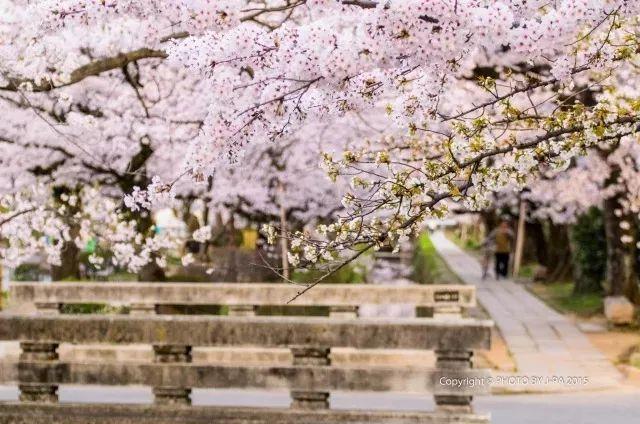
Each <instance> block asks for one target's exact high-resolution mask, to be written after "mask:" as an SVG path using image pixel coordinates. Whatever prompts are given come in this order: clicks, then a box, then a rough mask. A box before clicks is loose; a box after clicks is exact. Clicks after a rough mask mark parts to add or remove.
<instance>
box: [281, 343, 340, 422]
mask: <svg viewBox="0 0 640 424" xmlns="http://www.w3.org/2000/svg"><path fill="white" fill-rule="evenodd" d="M291 353H292V354H293V365H294V366H295V365H298V366H325V367H328V366H330V365H331V359H330V358H329V354H330V353H331V348H328V347H312V346H293V347H291ZM291 398H292V399H293V400H292V402H291V408H295V409H309V410H317V409H328V408H329V392H317V391H312V390H304V389H302V390H299V389H294V390H291Z"/></svg>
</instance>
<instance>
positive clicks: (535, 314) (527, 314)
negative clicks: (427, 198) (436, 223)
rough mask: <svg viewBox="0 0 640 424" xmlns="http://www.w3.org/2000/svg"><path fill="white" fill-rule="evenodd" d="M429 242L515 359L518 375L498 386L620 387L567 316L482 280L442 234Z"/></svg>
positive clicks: (510, 286)
mask: <svg viewBox="0 0 640 424" xmlns="http://www.w3.org/2000/svg"><path fill="white" fill-rule="evenodd" d="M431 240H432V242H433V245H434V246H435V248H436V249H437V250H438V253H439V254H440V256H442V258H443V259H444V260H445V262H447V264H448V265H449V267H450V268H451V269H452V270H453V272H455V273H456V274H458V276H459V277H460V278H461V279H462V280H463V281H464V282H465V283H466V284H473V285H475V286H476V287H477V296H478V300H479V302H480V303H481V305H482V306H483V307H484V308H485V309H486V311H487V312H488V313H489V315H490V316H491V318H492V319H493V320H494V321H495V323H496V326H497V328H498V330H499V331H500V332H501V333H502V336H503V337H504V339H505V341H506V343H507V346H508V347H509V350H510V352H511V354H512V355H513V357H514V360H515V362H516V365H517V367H518V374H517V375H512V376H511V379H509V380H507V379H502V378H497V381H494V387H495V386H498V387H500V386H503V387H504V389H505V390H507V391H510V392H511V391H543V392H544V391H557V390H560V391H575V390H593V389H603V388H613V387H619V386H620V384H621V382H622V380H623V378H622V375H621V373H620V372H619V371H618V369H617V368H615V367H614V366H613V365H612V364H611V363H610V362H609V360H608V359H607V358H606V357H605V356H604V355H603V354H602V353H601V352H600V351H599V350H597V349H596V348H595V347H594V346H593V345H592V344H591V342H590V341H589V340H588V339H587V337H586V336H585V335H584V334H583V333H582V332H581V331H580V330H579V329H578V327H577V326H576V325H575V324H574V323H573V322H572V321H570V320H569V319H568V318H567V317H565V316H563V315H562V314H559V313H558V312H556V311H554V310H553V309H551V308H550V307H548V306H547V305H546V304H545V303H544V302H542V301H541V300H540V299H538V298H537V297H536V296H534V295H532V294H531V293H529V292H528V291H527V290H526V289H525V288H523V287H522V286H520V285H519V284H516V283H514V282H513V281H512V280H500V281H495V280H493V279H491V278H489V279H487V280H485V281H483V280H482V279H481V276H482V271H481V267H480V263H479V262H478V261H477V260H476V259H475V258H474V257H473V256H471V255H469V254H468V253H466V252H464V251H463V250H462V249H460V248H459V247H458V246H456V245H455V244H454V243H453V242H452V241H450V240H449V239H447V238H446V237H445V235H444V233H442V232H436V233H434V234H433V235H432V236H431ZM498 377H499V376H498ZM539 377H542V378H541V379H538V378H539ZM568 377H579V379H570V378H568ZM583 377H586V378H587V379H588V381H587V382H585V381H584V379H583ZM560 378H562V380H561V379H560ZM496 383H497V384H496ZM501 383H502V384H501Z"/></svg>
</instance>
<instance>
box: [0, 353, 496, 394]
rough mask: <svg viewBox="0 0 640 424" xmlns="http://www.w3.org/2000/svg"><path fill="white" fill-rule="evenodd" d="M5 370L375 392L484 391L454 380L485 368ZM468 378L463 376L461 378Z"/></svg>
mask: <svg viewBox="0 0 640 424" xmlns="http://www.w3.org/2000/svg"><path fill="white" fill-rule="evenodd" d="M0 370H6V376H7V378H5V374H3V375H1V376H0V383H12V382H14V381H16V379H19V380H20V381H21V382H24V383H36V382H41V383H44V384H53V385H60V384H102V385H108V386H126V385H144V386H154V387H191V388H241V389H245V388H254V389H295V390H302V389H305V390H309V391H319V392H330V391H336V390H342V391H374V392H413V393H434V394H436V395H463V396H466V395H478V394H488V393H489V389H490V387H488V386H482V385H479V384H473V385H471V384H466V385H465V384H463V385H461V386H454V385H452V383H451V382H452V381H454V380H455V381H470V382H477V381H481V380H483V381H484V380H487V378H488V377H489V375H490V374H489V372H488V371H487V370H475V369H461V370H455V369H443V370H438V369H411V368H409V369H407V368H366V367H360V368H356V367H349V368H342V367H333V366H315V367H314V366H250V365H237V366H233V365H205V364H201V365H198V364H179V363H174V364H168V363H163V364H160V363H146V364H140V363H138V364H136V363H122V362H104V363H82V362H79V363H69V362H59V363H43V362H37V361H36V362H22V363H19V364H12V365H11V366H10V365H8V364H5V365H2V364H0ZM465 379H467V380H465Z"/></svg>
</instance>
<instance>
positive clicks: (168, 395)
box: [153, 345, 191, 405]
mask: <svg viewBox="0 0 640 424" xmlns="http://www.w3.org/2000/svg"><path fill="white" fill-rule="evenodd" d="M153 352H154V362H156V363H162V364H167V363H189V362H191V346H182V345H154V346H153ZM153 396H154V403H156V404H157V405H191V388H190V387H176V386H161V387H154V388H153Z"/></svg>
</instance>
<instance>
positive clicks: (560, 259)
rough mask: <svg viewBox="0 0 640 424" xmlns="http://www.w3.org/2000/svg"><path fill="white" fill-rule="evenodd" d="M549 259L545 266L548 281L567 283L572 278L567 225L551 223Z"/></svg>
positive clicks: (548, 244)
mask: <svg viewBox="0 0 640 424" xmlns="http://www.w3.org/2000/svg"><path fill="white" fill-rule="evenodd" d="M547 246H549V250H548V258H547V263H546V264H545V266H546V267H547V270H548V274H547V275H548V281H549V282H554V281H567V280H570V279H571V278H572V266H571V246H570V244H569V231H568V228H567V226H566V225H563V224H554V223H553V222H551V221H549V242H548V243H547Z"/></svg>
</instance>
